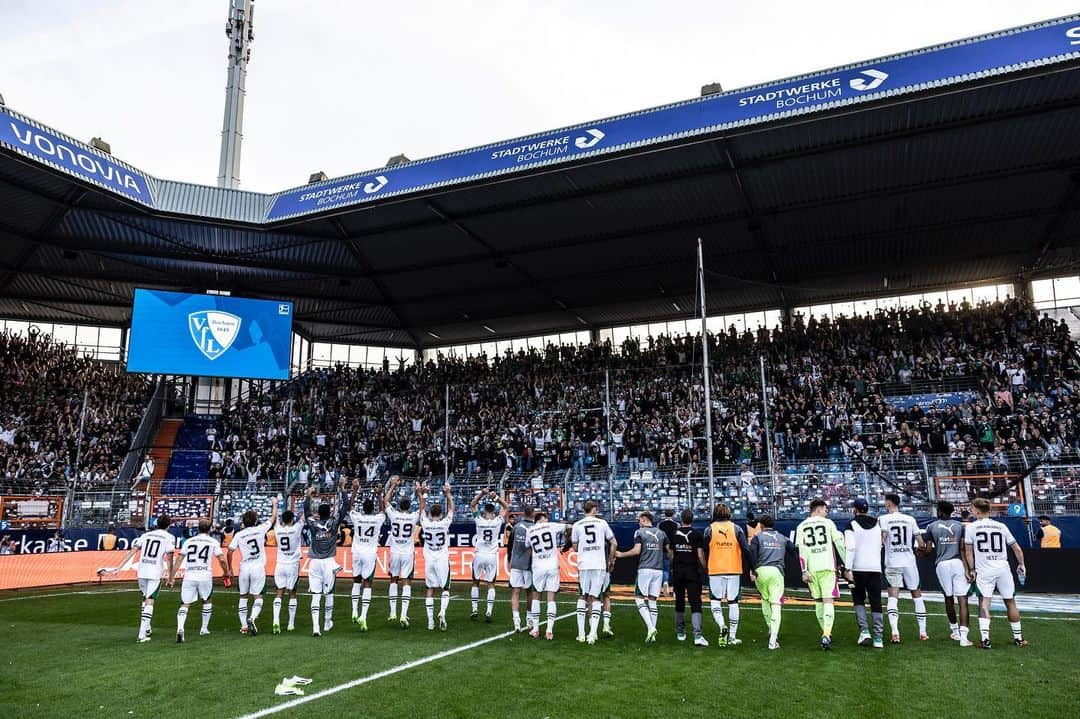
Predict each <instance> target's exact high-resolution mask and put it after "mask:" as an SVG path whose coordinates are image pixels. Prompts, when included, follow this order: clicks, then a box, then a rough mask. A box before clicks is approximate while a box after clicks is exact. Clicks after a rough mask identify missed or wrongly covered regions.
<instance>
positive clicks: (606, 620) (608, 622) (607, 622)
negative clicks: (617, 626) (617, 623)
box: [602, 610, 611, 632]
mask: <svg viewBox="0 0 1080 719" xmlns="http://www.w3.org/2000/svg"><path fill="white" fill-rule="evenodd" d="M602 616H603V619H604V631H605V632H608V631H611V612H609V611H606V610H605V611H604V614H603V615H602Z"/></svg>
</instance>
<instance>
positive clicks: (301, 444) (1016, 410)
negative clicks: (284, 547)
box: [208, 300, 1080, 487]
mask: <svg viewBox="0 0 1080 719" xmlns="http://www.w3.org/2000/svg"><path fill="white" fill-rule="evenodd" d="M709 343H710V347H709V350H710V358H711V366H712V373H711V396H712V401H713V406H714V411H713V418H712V422H713V435H714V437H713V439H714V462H715V463H716V465H717V466H718V467H720V468H724V467H728V470H727V472H728V473H730V474H734V475H737V474H738V469H739V467H740V466H742V465H746V464H758V463H760V462H762V461H764V460H765V458H766V455H767V449H766V447H767V444H768V443H769V442H770V441H771V443H772V450H773V457H774V461H775V463H776V466H777V468H779V467H781V466H783V465H785V464H788V463H800V464H802V465H803V466H805V465H806V464H807V463H809V462H813V461H815V460H830V459H831V460H835V459H836V458H837V457H847V458H855V457H857V458H858V461H859V462H862V463H864V464H866V465H867V466H870V467H874V466H879V465H883V464H885V463H888V464H889V465H890V466H892V467H897V466H901V467H902V466H903V464H904V463H905V462H907V463H910V464H912V466H914V463H916V462H921V461H923V458H924V457H932V458H933V461H934V462H937V463H939V464H941V465H943V466H944V467H945V468H947V469H949V470H951V471H952V472H953V473H957V474H959V473H971V474H975V473H985V472H991V471H993V472H1003V471H1008V470H1009V463H1010V456H1015V453H1016V452H1018V451H1020V450H1027V451H1031V452H1034V453H1037V454H1039V455H1040V456H1043V455H1045V456H1047V457H1049V458H1050V459H1052V460H1062V461H1070V462H1071V461H1080V460H1078V447H1080V425H1078V418H1077V400H1076V399H1074V398H1073V397H1072V391H1073V388H1074V387H1075V386H1076V385H1075V382H1076V380H1077V378H1078V375H1080V368H1078V364H1077V356H1076V352H1075V344H1074V342H1073V341H1072V339H1071V338H1070V336H1069V330H1068V327H1067V326H1066V325H1065V324H1064V322H1062V323H1058V322H1055V321H1053V320H1052V319H1050V318H1049V317H1046V316H1043V317H1042V318H1040V317H1039V316H1038V313H1037V312H1036V311H1035V310H1034V309H1032V308H1031V307H1030V306H1028V305H1024V304H1023V303H1021V302H1020V301H1018V300H1007V301H1005V302H997V303H993V304H989V303H984V304H980V305H979V306H977V307H973V306H970V305H968V304H967V303H964V304H962V305H949V306H945V305H942V304H939V305H938V306H936V307H934V306H931V305H929V304H924V305H923V306H922V307H919V308H899V309H890V310H884V309H879V310H877V312H876V313H875V314H874V315H873V316H866V317H857V318H846V317H838V318H836V319H834V320H830V319H828V318H825V319H821V320H818V319H815V318H814V317H810V318H809V319H807V318H804V317H802V316H801V315H796V316H795V317H794V318H792V321H791V322H790V324H789V325H788V326H787V327H777V328H774V329H772V330H767V329H765V328H758V330H757V332H756V333H751V332H749V331H747V332H743V333H741V334H740V333H738V332H736V331H735V330H734V328H732V329H731V330H729V331H728V332H727V333H723V334H718V335H715V336H710V337H709ZM701 350H702V348H701V340H700V337H699V336H691V335H687V336H679V337H667V336H661V337H650V338H648V339H647V340H644V341H638V340H635V339H630V340H627V341H626V342H624V343H622V345H621V346H618V347H613V346H611V344H610V343H600V344H591V345H584V346H554V345H549V346H548V347H547V348H546V349H545V350H544V351H538V350H532V351H529V352H517V353H510V352H508V353H507V354H505V355H502V356H498V357H485V356H472V357H469V358H461V357H453V356H443V355H439V356H438V361H431V362H427V363H424V364H419V365H417V366H412V367H404V368H399V369H397V370H396V371H389V369H388V368H385V367H384V368H383V369H382V370H381V371H379V370H371V369H358V368H351V367H345V366H336V367H333V368H330V369H319V370H313V371H310V372H307V373H305V374H304V375H302V376H301V377H299V378H298V379H296V380H294V381H292V382H290V383H287V384H286V385H284V387H279V388H277V389H276V390H274V391H272V392H267V393H264V394H261V395H258V396H255V397H252V398H250V399H248V400H247V401H245V402H243V403H241V404H240V405H239V406H237V407H235V408H234V409H233V410H232V411H230V412H228V413H226V415H225V416H224V417H223V418H222V421H221V430H220V432H218V431H217V430H212V435H211V436H209V437H208V440H209V446H210V449H211V453H212V456H211V459H212V472H213V473H215V474H214V476H216V477H224V478H227V479H232V480H243V481H244V482H246V483H247V484H248V485H249V486H251V487H262V486H264V485H265V483H267V482H269V483H271V484H272V485H273V486H283V485H281V484H276V483H279V482H284V483H286V484H287V483H289V482H293V481H299V482H301V483H308V482H321V483H324V484H325V485H327V486H332V485H334V484H336V482H337V479H338V478H339V477H341V476H343V475H344V476H346V477H365V478H369V479H372V480H374V479H376V478H377V477H384V476H385V475H386V473H389V472H396V473H400V474H403V475H407V476H419V477H424V476H434V477H441V476H442V474H443V472H444V462H449V463H450V464H449V467H448V470H449V471H450V472H451V473H452V474H453V475H454V476H455V477H459V478H461V477H476V478H484V477H488V476H501V475H502V474H503V473H504V472H505V471H506V470H510V471H511V472H512V473H513V474H514V475H515V476H519V477H522V478H523V479H522V483H523V484H529V483H530V482H531V483H537V484H542V475H543V474H544V473H546V472H549V471H553V470H560V471H564V472H565V471H572V472H575V473H580V474H582V475H584V474H586V473H587V472H588V470H589V469H590V468H597V467H608V466H611V465H612V464H615V463H620V464H623V465H625V466H626V467H627V468H628V469H629V470H631V471H635V470H641V469H645V470H652V469H671V468H673V467H684V468H693V467H695V466H696V467H701V466H702V463H703V462H704V461H705V439H704V438H705V434H706V431H705V417H704V411H703V406H704V402H703V396H704V394H703V393H704V388H703V383H702V372H701V364H702V351H701ZM759 357H764V359H765V374H766V383H767V396H768V402H767V405H768V420H769V421H768V426H769V429H768V430H766V423H765V421H764V417H763V413H762V401H761V379H760V369H759ZM946 380H950V381H952V383H953V384H955V385H956V386H960V387H965V388H967V389H968V390H970V391H969V392H967V393H966V394H965V395H963V396H962V399H963V401H962V402H959V403H958V404H943V405H936V406H930V407H928V408H922V407H919V406H914V407H912V408H905V406H904V405H903V404H899V403H894V402H893V401H890V400H889V399H888V397H890V396H902V395H907V394H911V393H912V391H913V390H912V388H913V387H917V386H918V385H919V384H920V383H922V384H926V383H930V384H929V385H928V386H933V383H935V382H941V381H946ZM913 383H914V384H913ZM447 385H449V386H450V403H449V404H450V411H449V432H448V435H449V444H448V445H447V439H446V437H447V422H446V417H447V411H446V406H445V391H446V386H447ZM606 399H607V400H609V401H606ZM959 399H961V398H960V397H958V398H957V401H958V400H959ZM605 406H609V407H610V414H607V413H605ZM290 408H291V414H292V420H291V423H290V418H289V413H290ZM290 426H291V430H290ZM290 431H291V433H292V441H291V443H290V442H289V433H290ZM766 432H768V435H766ZM287 447H288V449H289V450H291V457H289V459H290V460H291V461H289V462H288V463H287V461H286V458H287ZM530 475H532V478H531V480H530Z"/></svg>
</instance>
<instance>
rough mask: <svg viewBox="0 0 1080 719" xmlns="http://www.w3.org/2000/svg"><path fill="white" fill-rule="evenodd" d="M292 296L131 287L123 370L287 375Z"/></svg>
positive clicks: (253, 376) (263, 376)
mask: <svg viewBox="0 0 1080 719" xmlns="http://www.w3.org/2000/svg"><path fill="white" fill-rule="evenodd" d="M292 316H293V305H292V302H287V301H284V300H248V299H242V298H239V297H226V296H222V295H193V294H188V293H186V292H166V291H164V290H145V289H137V290H135V306H134V308H133V309H132V312H131V338H130V340H129V342H128V362H127V369H128V372H146V373H151V374H179V375H199V376H204V377H244V378H250V379H288V378H289V349H290V343H291V340H292Z"/></svg>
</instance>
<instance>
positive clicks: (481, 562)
mask: <svg viewBox="0 0 1080 719" xmlns="http://www.w3.org/2000/svg"><path fill="white" fill-rule="evenodd" d="M498 571H499V558H498V556H497V555H494V554H475V555H473V560H472V577H473V579H475V580H477V581H480V582H494V581H495V575H496V574H498Z"/></svg>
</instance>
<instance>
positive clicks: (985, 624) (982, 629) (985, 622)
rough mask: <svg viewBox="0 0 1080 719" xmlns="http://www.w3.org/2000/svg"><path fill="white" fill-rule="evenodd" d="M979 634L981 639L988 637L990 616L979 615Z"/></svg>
mask: <svg viewBox="0 0 1080 719" xmlns="http://www.w3.org/2000/svg"><path fill="white" fill-rule="evenodd" d="M979 634H980V635H981V636H982V638H983V641H986V640H987V639H989V638H990V617H979Z"/></svg>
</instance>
